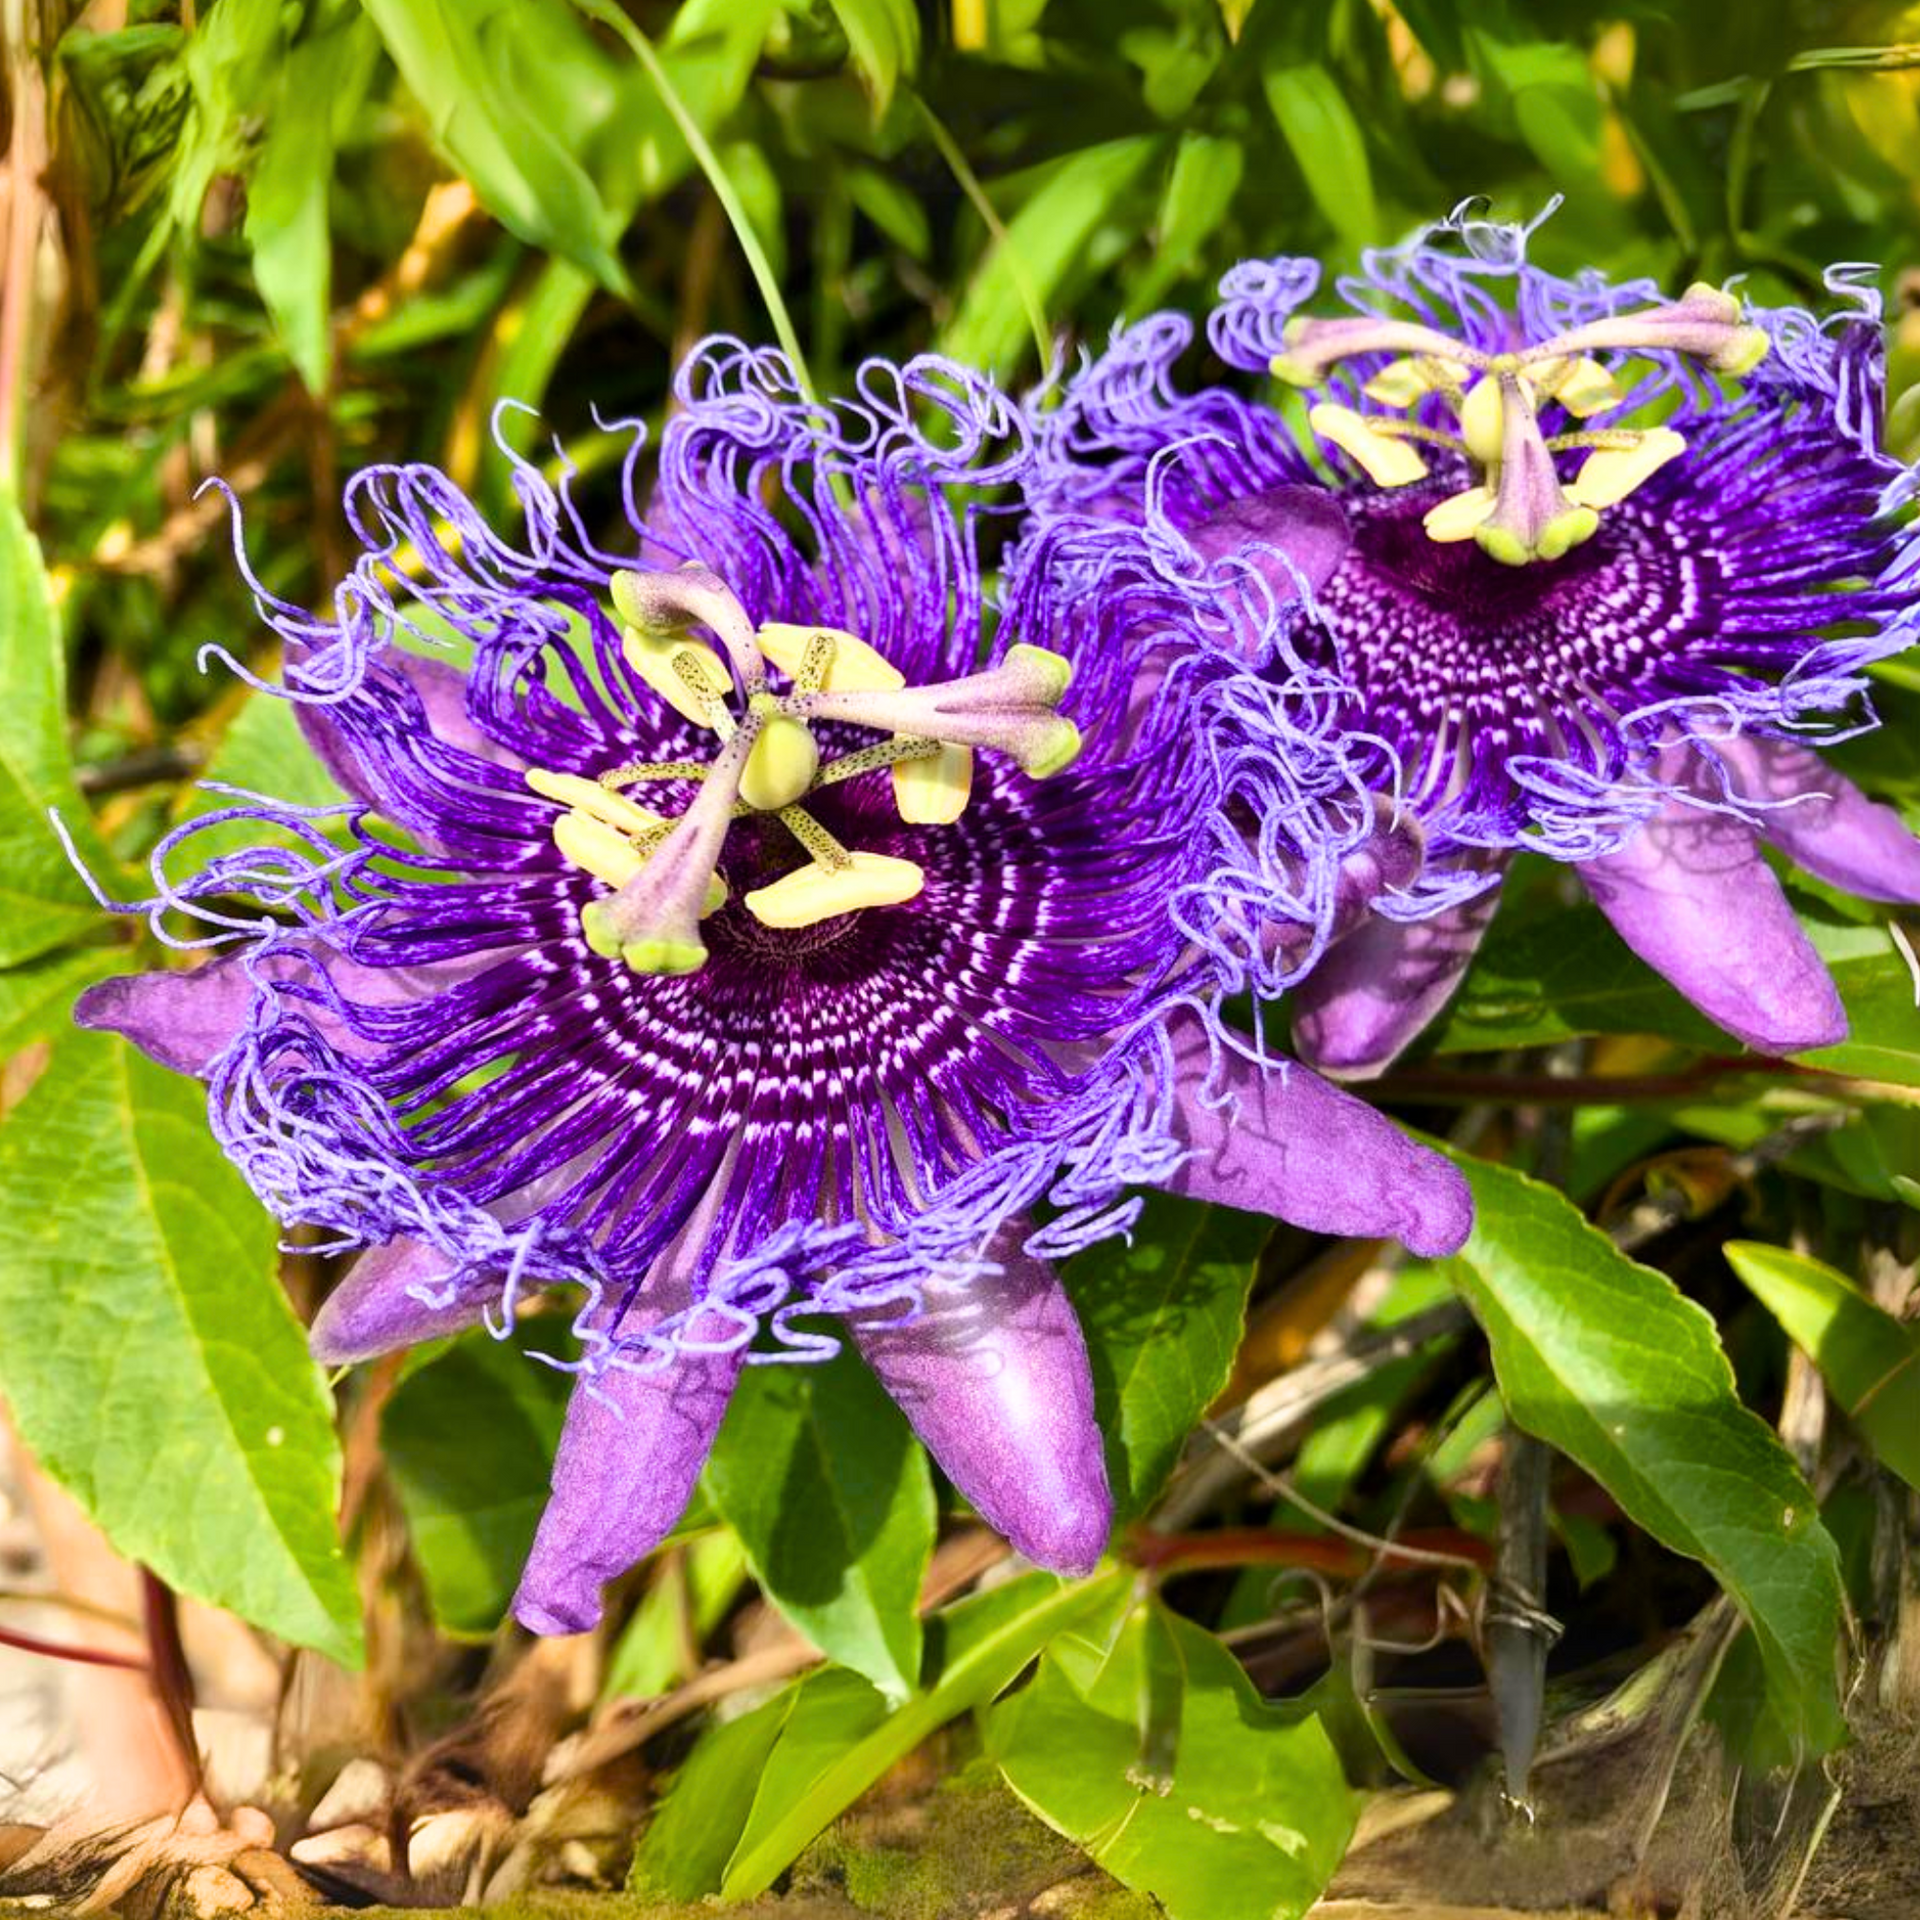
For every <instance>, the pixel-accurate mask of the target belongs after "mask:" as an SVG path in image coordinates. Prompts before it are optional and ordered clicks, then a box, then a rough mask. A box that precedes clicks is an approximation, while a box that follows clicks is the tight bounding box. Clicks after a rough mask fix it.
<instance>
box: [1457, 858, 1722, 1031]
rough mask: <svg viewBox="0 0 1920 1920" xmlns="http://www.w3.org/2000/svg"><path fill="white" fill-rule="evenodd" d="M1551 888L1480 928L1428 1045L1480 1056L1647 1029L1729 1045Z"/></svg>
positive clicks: (1590, 916) (1594, 920) (1589, 915)
mask: <svg viewBox="0 0 1920 1920" xmlns="http://www.w3.org/2000/svg"><path fill="white" fill-rule="evenodd" d="M1552 895H1553V889H1552V887H1551V885H1550V884H1548V885H1544V886H1541V887H1539V888H1536V889H1535V891H1534V892H1533V893H1532V894H1530V895H1529V896H1527V897H1526V898H1524V899H1516V900H1515V902H1514V903H1513V904H1512V905H1510V906H1507V907H1504V908H1503V909H1502V911H1501V912H1500V913H1499V914H1498V916H1497V917H1496V918H1495V920H1494V924H1493V926H1492V927H1491V928H1490V929H1489V930H1488V933H1487V938H1486V942H1485V944H1484V945H1483V947H1482V948H1481V951H1480V953H1479V955H1478V956H1477V958H1476V959H1475V961H1474V966H1473V971H1472V972H1471V973H1470V974H1469V975H1468V976H1467V981H1466V985H1465V986H1464V987H1463V988H1462V989H1461V991H1460V993H1459V995H1458V997H1457V998H1456V999H1455V1000H1454V1002H1453V1005H1452V1008H1451V1009H1450V1010H1449V1012H1448V1014H1447V1018H1446V1024H1445V1025H1444V1026H1443V1027H1442V1028H1441V1030H1440V1035H1439V1038H1438V1040H1437V1041H1436V1042H1435V1050H1436V1051H1437V1052H1440V1053H1485V1052H1490V1051H1492V1050H1494V1049H1497V1048H1504V1047H1536V1046H1544V1045H1547V1044H1549V1043H1551V1042H1553V1041H1556V1040H1566V1039H1571V1038H1574V1037H1576V1036H1579V1035H1585V1034H1595V1033H1654V1034H1658V1035H1660V1036H1661V1037H1662V1038H1663V1039H1668V1040H1678V1041H1681V1042H1683V1043H1684V1044H1686V1045H1687V1046H1691V1047H1700V1048H1702V1049H1705V1050H1707V1051H1709V1052H1717V1053H1725V1052H1728V1051H1731V1050H1732V1047H1733V1042H1732V1041H1731V1039H1730V1038H1729V1037H1728V1036H1727V1035H1726V1034H1724V1033H1722V1032H1721V1030H1720V1029H1719V1028H1718V1027H1716V1026H1715V1025H1714V1024H1713V1022H1712V1021H1711V1020H1709V1019H1708V1018H1707V1017H1706V1015H1705V1014H1703V1013H1700V1012H1698V1011H1697V1010H1696V1009H1695V1008H1694V1007H1692V1006H1690V1005H1689V1004H1688V1002H1687V1001H1686V1000H1685V999H1683V998H1682V997H1681V995H1680V994H1679V993H1678V992H1677V991H1675V989H1674V988H1672V987H1670V986H1668V985H1667V983H1666V982H1665V981H1664V980H1663V979H1661V978H1660V976H1659V975H1658V974H1657V973H1655V972H1654V971H1653V969H1652V968H1651V967H1649V966H1648V965H1647V964H1646V962H1645V961H1644V960H1642V959H1641V958H1640V957H1639V956H1638V955H1637V954H1636V953H1634V952H1633V950H1632V949H1631V948H1630V947H1629V946H1628V945H1627V944H1626V942H1625V941H1624V940H1622V939H1621V938H1620V936H1619V935H1618V934H1617V933H1615V932H1614V930H1613V927H1612V925H1611V923H1610V922H1609V921H1608V919H1607V917H1606V915H1605V914H1603V913H1602V912H1601V911H1600V909H1599V908H1598V907H1596V906H1594V905H1592V904H1591V903H1590V902H1587V901H1582V902H1580V903H1579V904H1578V905H1565V904H1562V903H1561V902H1559V901H1558V900H1556V899H1554V898H1553V897H1552Z"/></svg>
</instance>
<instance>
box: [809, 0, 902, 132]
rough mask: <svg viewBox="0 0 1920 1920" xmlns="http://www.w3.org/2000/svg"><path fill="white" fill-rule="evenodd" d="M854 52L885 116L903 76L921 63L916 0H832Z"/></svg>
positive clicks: (876, 106)
mask: <svg viewBox="0 0 1920 1920" xmlns="http://www.w3.org/2000/svg"><path fill="white" fill-rule="evenodd" d="M828 4H829V5H830V6H831V7H832V8H833V14H834V18H835V19H836V20H838V21H839V22H840V28H841V31H842V32H843V33H845V34H846V36H847V45H848V46H849V47H850V48H852V50H853V60H854V65H855V66H857V67H858V68H859V69H860V76H861V78H862V79H864V80H865V81H866V83H867V86H868V89H869V90H870V91H871V92H872V94H873V110H874V112H875V113H876V114H882V113H885V112H886V110H887V107H888V105H889V104H890V103H891V102H892V99H893V90H894V88H895V87H896V86H897V85H898V84H899V82H900V76H901V75H902V74H906V75H908V76H909V77H910V76H911V75H912V73H913V70H914V68H915V67H916V66H918V65H919V62H920V15H919V13H918V12H917V11H916V10H915V7H914V4H913V0H828Z"/></svg>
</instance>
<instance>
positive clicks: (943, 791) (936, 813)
mask: <svg viewBox="0 0 1920 1920" xmlns="http://www.w3.org/2000/svg"><path fill="white" fill-rule="evenodd" d="M972 793H973V749H972V748H971V747H951V746H936V747H935V749H934V751H933V752H932V753H930V754H926V755H923V756H922V757H920V758H918V759H912V760H896V761H895V762H894V763H893V804H894V805H895V806H896V807H897V808H898V809H899V812H900V818H901V819H902V820H905V821H906V822H907V823H908V824H909V825H911V826H916V827H950V826H952V824H953V823H954V822H955V821H956V820H958V819H959V818H960V816H961V815H962V814H963V813H965V812H966V810H967V801H968V800H969V799H970V798H971V797H972Z"/></svg>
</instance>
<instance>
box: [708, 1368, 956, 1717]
mask: <svg viewBox="0 0 1920 1920" xmlns="http://www.w3.org/2000/svg"><path fill="white" fill-rule="evenodd" d="M706 1484H707V1488H708V1491H709V1492H710V1493H711V1495H712V1497H713V1504H714V1506H715V1508H716V1510H717V1511H718V1512H719V1515H720V1517H721V1518H722V1519H723V1520H725V1521H726V1522H727V1523H728V1524H729V1525H731V1526H732V1527H733V1529H734V1531H735V1532H736V1533H738V1534H739V1536H740V1542H741V1545H742V1546H744V1547H745V1548H746V1551H747V1559H748V1561H749V1562H750V1563H751V1565H752V1567H753V1572H754V1578H755V1579H757V1580H758V1581H759V1582H760V1584H761V1585H762V1586H763V1587H764V1588H765V1589H766V1591H767V1597H768V1598H769V1599H770V1600H772V1601H773V1603H774V1605H775V1606H777V1607H778V1608H779V1609H780V1611H781V1612H782V1613H783V1614H785V1615H786V1617H787V1618H788V1619H789V1620H791V1621H792V1622H793V1624H794V1625H795V1626H796V1627H798V1628H799V1629H800V1631H801V1632H802V1633H804V1634H805V1635H806V1636H807V1638H808V1639H809V1640H811V1641H812V1642H813V1643H814V1645H815V1646H817V1647H818V1648H819V1649H820V1650H821V1651H822V1652H823V1653H825V1654H827V1655H828V1656H830V1657H831V1658H833V1659H835V1660H838V1661H839V1662H840V1663H841V1664H842V1665H843V1666H848V1667H851V1668H852V1669H853V1670H854V1671H855V1672H856V1673H862V1674H865V1675H866V1677H867V1678H868V1679H869V1680H871V1681H872V1682H873V1683H874V1685H875V1686H877V1687H878V1688H879V1689H880V1690H881V1692H883V1693H884V1694H886V1695H887V1696H888V1698H889V1699H892V1700H896V1701H897V1700H903V1699H905V1698H906V1696H907V1694H908V1693H910V1692H911V1691H912V1689H913V1684H914V1681H915V1679H916V1677H917V1676H918V1674H919V1671H920V1617H919V1613H918V1606H919V1600H920V1582H921V1580H922V1578H923V1577H924V1575H925V1573H926V1570H927V1561H928V1559H929V1557H930V1556H931V1555H932V1552H933V1536H934V1526H935V1520H936V1514H935V1509H934V1499H933V1476H932V1474H931V1473H930V1472H929V1471H928V1468H927V1458H926V1455H925V1454H924V1453H923V1452H922V1451H921V1450H920V1447H919V1445H918V1443H917V1442H916V1441H915V1440H914V1438H913V1435H912V1433H911V1431H910V1430H909V1429H908V1426H907V1423H906V1420H905V1418H904V1416H903V1415H902V1414H901V1412H900V1410H899V1408H897V1407H896V1406H895V1405H894V1404H893V1402H892V1401H891V1400H890V1399H888V1397H887V1394H886V1391H885V1389H884V1388H883V1387H882V1386H881V1385H880V1383H879V1382H878V1381H877V1380H875V1379H874V1377H873V1375H872V1374H871V1373H869V1372H868V1371H867V1369H866V1368H865V1367H864V1366H862V1365H861V1364H860V1362H859V1361H858V1360H857V1359H856V1358H855V1357H854V1356H853V1355H852V1354H851V1353H843V1354H841V1355H840V1356H839V1357H838V1358H837V1359H835V1360H832V1361H829V1362H827V1363H826V1364H825V1365H823V1366H810V1367H751V1368H749V1369H748V1370H747V1373H746V1376H745V1378H744V1379H743V1380H742V1381H741V1383H740V1387H739V1390H738V1392H736V1393H735V1395H734V1398H733V1404H732V1406H731V1407H729V1408H728V1410H727V1418H726V1423H725V1425H724V1426H722V1428H721V1429H720V1438H719V1441H718V1443H717V1444H716V1445H715V1447H714V1450H713V1455H712V1458H711V1459H710V1460H709V1461H708V1463H707V1475H706Z"/></svg>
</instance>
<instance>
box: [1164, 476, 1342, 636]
mask: <svg viewBox="0 0 1920 1920" xmlns="http://www.w3.org/2000/svg"><path fill="white" fill-rule="evenodd" d="M1187 539H1188V540H1189V541H1190V542H1191V543H1192V546H1193V550H1194V551H1195V552H1196V553H1197V554H1199V556H1200V557H1201V559H1203V560H1207V561H1214V560H1222V559H1226V558H1227V557H1229V556H1231V555H1237V554H1239V553H1240V552H1241V551H1242V550H1243V549H1249V551H1248V552H1247V554H1246V558H1247V560H1248V563H1249V564H1250V565H1251V566H1252V567H1253V569H1254V571H1255V572H1256V573H1258V574H1259V575H1260V577H1261V579H1263V580H1264V581H1265V582H1266V583H1267V585H1268V586H1269V587H1271V588H1272V589H1273V597H1274V603H1275V605H1276V606H1283V607H1284V606H1287V605H1290V604H1291V603H1292V602H1293V601H1295V600H1297V599H1299V598H1300V596H1301V588H1302V586H1303V584H1304V587H1305V589H1306V591H1307V592H1308V593H1310V594H1312V593H1318V592H1319V591H1320V589H1321V588H1322V587H1324V586H1325V585H1326V584H1327V582H1328V581H1329V580H1330V579H1332V578H1333V573H1334V569H1335V568H1336V567H1338V566H1339V564H1340V562H1341V561H1342V560H1344V559H1345V558H1346V557H1347V549H1348V548H1349V547H1351V546H1352V545H1353V528H1352V525H1351V523H1350V522H1349V521H1348V519H1347V514H1346V509H1345V508H1343V507H1342V506H1341V505H1340V503H1339V501H1338V500H1337V499H1335V498H1334V496H1333V495H1332V494H1330V493H1329V492H1328V491H1327V490H1326V489H1325V488H1324V487H1298V486H1284V487H1270V488H1269V489H1268V490H1267V491H1266V492H1265V493H1255V494H1248V495H1246V496H1244V497H1242V498H1239V499H1234V500H1229V501H1228V502H1227V503H1226V505H1225V506H1223V507H1220V508H1219V509H1218V510H1217V511H1215V512H1213V513H1210V514H1209V515H1208V516H1207V517H1206V519H1204V520H1202V521H1201V522H1200V523H1199V525H1198V526H1195V527H1191V528H1189V529H1188V531H1187ZM1269 549H1270V551H1269ZM1296 576H1297V577H1296Z"/></svg>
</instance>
